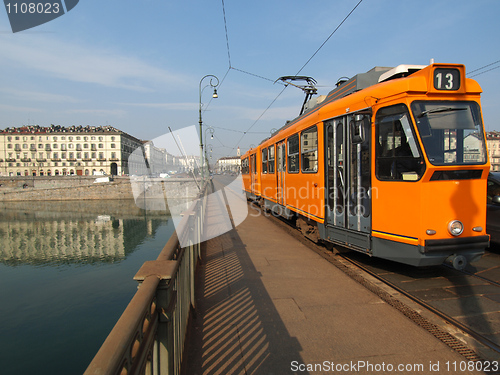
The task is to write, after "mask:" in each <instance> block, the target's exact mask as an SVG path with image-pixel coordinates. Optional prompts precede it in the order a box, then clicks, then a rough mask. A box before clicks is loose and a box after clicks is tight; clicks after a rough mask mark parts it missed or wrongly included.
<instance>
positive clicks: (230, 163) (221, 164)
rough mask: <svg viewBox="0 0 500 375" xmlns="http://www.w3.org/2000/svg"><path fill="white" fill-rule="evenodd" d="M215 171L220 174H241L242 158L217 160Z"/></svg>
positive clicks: (229, 157) (231, 157) (232, 157)
mask: <svg viewBox="0 0 500 375" xmlns="http://www.w3.org/2000/svg"><path fill="white" fill-rule="evenodd" d="M215 170H216V171H217V172H218V173H224V172H234V173H240V171H241V158H240V157H239V156H226V157H222V158H220V159H219V160H217V164H216V166H215Z"/></svg>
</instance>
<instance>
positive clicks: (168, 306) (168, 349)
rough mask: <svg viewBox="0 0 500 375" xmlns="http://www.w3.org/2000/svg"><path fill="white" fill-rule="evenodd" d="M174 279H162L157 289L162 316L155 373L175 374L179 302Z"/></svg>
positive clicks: (159, 323) (161, 374)
mask: <svg viewBox="0 0 500 375" xmlns="http://www.w3.org/2000/svg"><path fill="white" fill-rule="evenodd" d="M172 284H173V280H162V281H161V282H160V285H159V286H158V289H157V292H156V293H157V294H156V295H157V297H156V298H157V301H158V308H159V309H160V316H159V322H158V331H157V353H156V354H157V358H156V361H155V362H156V367H157V370H156V372H155V375H172V374H174V329H173V314H174V309H175V305H176V304H177V292H176V291H174V290H173V288H171V285H172Z"/></svg>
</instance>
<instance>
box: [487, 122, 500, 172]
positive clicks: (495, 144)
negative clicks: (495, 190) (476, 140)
mask: <svg viewBox="0 0 500 375" xmlns="http://www.w3.org/2000/svg"><path fill="white" fill-rule="evenodd" d="M486 143H487V144H488V153H489V156H490V163H491V169H490V171H491V172H499V171H500V132H499V131H491V132H486Z"/></svg>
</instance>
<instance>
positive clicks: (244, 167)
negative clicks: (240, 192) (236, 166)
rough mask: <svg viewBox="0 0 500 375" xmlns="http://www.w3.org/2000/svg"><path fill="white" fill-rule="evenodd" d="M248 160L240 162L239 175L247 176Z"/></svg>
mask: <svg viewBox="0 0 500 375" xmlns="http://www.w3.org/2000/svg"><path fill="white" fill-rule="evenodd" d="M248 172H249V171H248V158H244V159H243V160H242V161H241V173H242V174H248Z"/></svg>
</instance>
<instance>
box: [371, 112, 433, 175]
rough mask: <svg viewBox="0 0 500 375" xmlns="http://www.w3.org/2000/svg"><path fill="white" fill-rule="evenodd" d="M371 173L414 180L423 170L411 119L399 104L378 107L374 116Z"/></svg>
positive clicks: (423, 165) (423, 166) (422, 162)
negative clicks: (374, 133) (372, 168)
mask: <svg viewBox="0 0 500 375" xmlns="http://www.w3.org/2000/svg"><path fill="white" fill-rule="evenodd" d="M375 132H376V139H377V143H376V144H375V174H376V176H377V178H378V179H380V180H396V181H417V180H419V179H420V177H422V174H423V172H424V171H425V164H424V161H423V157H422V154H421V152H420V149H419V147H418V144H417V142H416V139H415V136H414V132H413V126H412V124H411V119H410V116H409V113H408V110H407V109H406V106H405V105H403V104H399V105H395V106H391V107H386V108H382V109H380V110H379V111H378V112H377V116H376V119H375Z"/></svg>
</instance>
